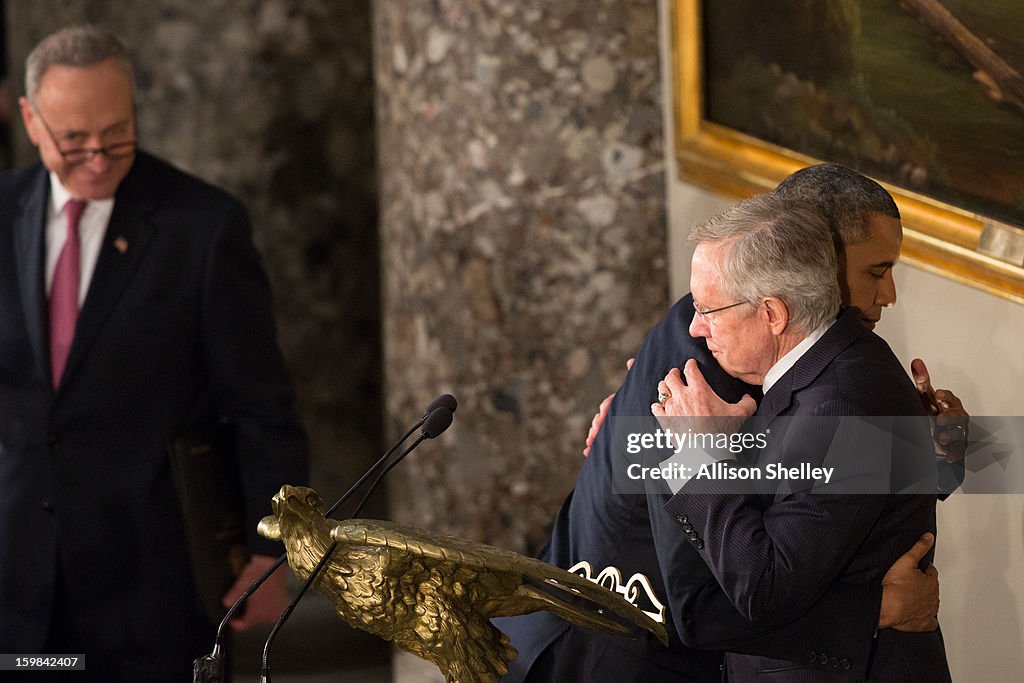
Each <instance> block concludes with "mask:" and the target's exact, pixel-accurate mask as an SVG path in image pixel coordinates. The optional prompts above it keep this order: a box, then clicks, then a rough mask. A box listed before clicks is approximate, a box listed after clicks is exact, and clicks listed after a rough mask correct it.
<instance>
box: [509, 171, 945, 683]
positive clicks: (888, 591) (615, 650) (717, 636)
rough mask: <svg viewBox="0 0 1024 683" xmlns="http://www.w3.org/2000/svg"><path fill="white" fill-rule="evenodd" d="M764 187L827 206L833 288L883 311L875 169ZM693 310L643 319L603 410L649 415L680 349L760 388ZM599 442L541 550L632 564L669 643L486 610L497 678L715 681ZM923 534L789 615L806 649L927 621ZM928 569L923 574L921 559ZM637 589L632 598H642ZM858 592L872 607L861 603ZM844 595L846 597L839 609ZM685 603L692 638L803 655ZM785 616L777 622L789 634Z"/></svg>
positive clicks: (546, 554)
mask: <svg viewBox="0 0 1024 683" xmlns="http://www.w3.org/2000/svg"><path fill="white" fill-rule="evenodd" d="M777 191H778V192H780V193H784V194H787V195H789V196H795V197H798V198H802V199H805V200H814V202H815V203H816V204H817V205H818V206H819V208H820V209H821V210H822V211H823V212H824V213H825V214H826V215H827V217H828V219H829V223H830V229H831V232H832V234H833V235H834V236H835V239H836V241H837V242H838V243H840V244H844V245H850V246H852V247H853V248H852V249H851V250H850V252H849V254H848V255H846V256H845V257H844V259H843V264H842V268H841V270H840V280H841V286H842V290H843V294H844V298H845V301H846V303H853V304H854V305H856V306H858V307H860V309H861V310H862V311H864V320H863V322H864V324H865V325H872V326H873V324H874V321H875V320H877V319H878V317H879V316H880V315H881V313H882V310H883V309H885V308H888V307H889V306H891V305H893V304H894V303H895V300H896V291H895V285H894V283H893V281H892V275H891V267H892V265H893V263H895V261H896V259H897V258H898V255H899V240H898V239H893V238H892V237H891V233H893V230H891V229H889V228H892V227H895V231H896V232H897V233H900V224H899V211H898V210H897V208H896V205H895V203H894V202H893V201H892V198H891V197H890V196H889V195H888V193H887V192H886V191H885V190H884V189H883V188H882V187H881V186H880V185H878V184H877V183H875V182H874V181H871V180H869V179H868V178H865V177H864V176H861V175H860V174H858V173H856V172H854V171H852V170H850V169H846V168H843V167H840V166H836V165H834V164H821V165H818V166H814V167H810V168H807V169H803V170H802V171H798V172H797V173H794V174H793V175H792V176H790V177H789V178H787V179H786V181H784V182H783V183H782V185H780V188H779V190H777ZM900 234H901V233H900ZM693 316H694V309H693V300H692V297H690V296H689V295H687V296H686V297H684V298H683V299H681V300H680V301H678V302H677V303H676V304H675V305H674V306H673V307H672V309H671V310H670V311H669V312H668V314H667V315H666V316H665V317H664V318H663V319H662V320H661V321H659V322H658V324H657V325H656V326H655V327H654V328H653V329H652V330H651V332H650V333H649V334H648V336H647V338H646V339H645V341H644V343H643V346H642V347H641V349H640V351H639V353H638V355H637V359H636V363H635V364H634V365H633V366H632V368H631V369H630V371H629V373H628V374H627V376H626V379H625V381H624V383H623V385H622V387H621V388H620V389H619V391H618V392H617V393H616V394H614V395H613V396H612V397H609V399H608V403H609V404H610V411H609V414H610V415H611V416H612V417H619V418H628V419H636V418H637V417H639V416H645V415H646V416H650V404H651V401H653V400H655V399H656V397H657V395H658V391H657V385H658V382H659V381H661V380H662V379H663V378H664V376H665V373H666V372H668V371H669V370H670V369H673V368H680V367H682V366H683V365H684V364H685V363H686V362H687V361H688V360H689V359H694V361H695V362H696V363H697V365H698V367H699V368H700V370H701V371H702V372H703V373H704V376H705V377H706V378H707V381H708V382H709V383H710V385H711V387H713V388H714V390H715V391H716V392H717V395H718V396H721V397H722V398H723V399H724V400H726V401H728V402H730V403H737V402H739V401H740V400H741V398H742V397H743V396H744V394H748V395H750V396H752V397H754V398H758V399H759V398H760V388H759V387H751V386H749V385H746V384H744V383H742V382H740V381H739V380H736V379H735V378H733V377H730V376H729V375H728V374H726V373H725V372H723V371H722V370H721V369H720V368H719V367H718V364H717V362H716V361H715V359H714V357H713V356H712V355H711V354H710V353H709V352H708V350H707V346H706V344H705V343H704V340H703V339H695V338H693V337H691V336H690V334H689V331H688V328H689V326H690V322H691V321H692V318H693ZM929 388H930V387H929ZM938 393H939V395H940V396H941V397H942V400H943V401H948V402H949V404H950V406H949V408H950V410H953V411H962V406H960V404H959V401H958V400H957V399H956V397H955V396H953V395H952V393H951V392H941V391H940V392H938ZM746 410H747V412H750V411H752V410H753V408H752V407H751V406H748V407H747V409H746ZM600 417H602V418H603V416H600ZM599 425H600V421H598V426H599ZM612 441H613V439H612V431H611V430H610V429H608V428H607V427H605V428H601V429H596V428H595V429H594V430H593V431H592V440H591V441H590V444H589V449H590V457H589V458H588V459H587V460H586V461H585V462H584V464H583V467H582V469H581V471H580V474H579V479H578V480H577V483H576V488H575V490H574V491H573V492H572V493H571V494H570V495H569V497H568V498H567V499H566V501H565V503H564V504H563V506H562V509H561V511H560V512H559V514H558V517H557V518H556V520H555V524H554V528H553V530H552V535H551V539H550V541H549V543H548V545H547V546H546V547H545V548H544V550H542V552H541V553H540V558H541V559H544V560H546V561H548V562H551V563H552V564H555V565H557V566H560V567H563V568H565V569H570V568H572V567H574V566H577V565H578V564H579V563H581V562H586V563H587V565H588V566H589V571H591V576H594V577H595V578H596V575H597V574H599V573H602V570H604V569H605V568H608V567H614V568H617V569H618V570H619V573H620V574H621V576H622V577H623V578H622V580H621V583H622V584H626V583H629V582H630V579H631V578H633V577H644V578H645V580H646V581H647V582H648V583H649V584H650V585H651V587H652V592H653V593H654V594H655V596H656V598H657V600H658V601H659V605H657V606H654V605H651V604H650V603H649V602H647V603H646V604H645V605H644V608H645V609H648V610H649V611H651V612H653V613H655V614H657V615H659V616H660V618H663V619H666V620H667V622H668V623H667V625H668V631H669V635H670V638H671V639H672V644H671V647H670V649H669V650H665V649H664V648H662V647H661V646H660V644H659V643H657V642H656V641H654V639H652V638H647V637H645V636H640V637H639V638H638V639H637V640H632V641H630V640H625V639H622V638H613V637H607V636H602V635H600V634H596V633H593V632H590V631H586V630H584V629H579V628H576V627H573V626H570V625H569V624H567V623H566V622H564V621H562V620H560V619H558V618H556V617H554V616H552V615H550V614H547V613H537V614H532V615H528V616H524V617H517V618H514V619H504V620H498V622H499V626H500V627H501V628H502V629H503V630H505V631H506V632H507V633H508V634H509V635H510V636H511V639H512V644H513V645H514V646H515V647H516V648H517V649H518V651H519V657H518V658H517V659H516V660H514V661H513V662H512V663H511V665H510V666H511V673H510V675H509V677H508V679H507V680H512V681H517V680H530V681H545V680H564V681H571V680H580V681H583V680H589V681H598V680H608V681H617V682H619V681H629V680H638V681H639V680H649V679H650V678H651V677H652V676H658V675H660V674H665V673H666V672H671V673H673V674H674V675H677V676H679V677H680V679H681V680H687V679H688V678H689V679H695V680H699V679H703V680H716V679H717V677H718V675H719V673H718V664H719V663H720V662H721V656H720V655H719V654H716V653H715V652H699V651H698V650H694V649H688V648H686V647H684V646H683V645H682V643H681V641H680V640H679V636H678V633H677V629H676V628H674V627H673V625H674V624H673V618H674V617H673V610H672V609H670V608H671V606H672V605H673V604H674V603H676V602H678V601H679V600H681V599H682V595H681V594H679V592H678V591H680V590H682V589H683V588H684V587H683V586H680V585H679V584H678V582H673V583H671V584H670V585H669V586H666V585H665V582H664V581H663V580H662V576H661V567H660V565H659V560H658V556H657V555H656V553H655V548H654V536H653V532H652V528H651V512H650V510H651V509H652V507H651V506H649V504H648V501H647V500H646V499H645V498H644V497H643V496H632V495H616V494H614V493H613V485H612V482H613V474H614V472H615V470H616V467H618V465H617V461H616V459H615V458H617V457H619V456H616V455H614V454H613V451H614V449H613V447H612ZM620 455H621V454H620ZM660 504H661V501H656V502H654V504H653V509H655V510H659V508H660ZM658 514H664V513H663V512H660V511H659V513H658ZM659 528H660V527H659ZM670 532H671V533H670V534H669V537H670V541H671V543H675V544H676V545H677V546H678V552H681V553H689V554H690V555H691V557H692V558H696V560H697V562H699V558H697V556H696V555H695V553H693V550H692V548H690V546H689V544H688V543H687V542H686V538H685V536H683V535H682V534H680V533H678V531H677V529H676V528H675V527H674V526H673V527H672V528H671V529H670ZM671 543H670V542H669V541H668V540H664V539H663V540H662V541H661V543H660V544H659V545H660V548H661V549H663V550H664V552H665V554H667V555H668V554H671V552H672V551H671V550H670V546H671ZM928 547H929V545H928V542H920V543H917V544H915V545H914V546H913V548H912V549H911V551H910V552H908V554H907V556H905V557H904V558H902V559H901V560H900V561H899V562H897V563H896V564H895V565H894V566H893V571H892V572H891V573H890V574H889V575H887V576H886V584H887V585H886V586H885V589H884V591H883V588H882V586H881V585H878V586H866V585H861V586H857V587H855V588H853V589H850V587H847V586H833V587H832V588H831V589H830V590H829V591H828V592H827V593H826V594H825V596H823V598H822V600H821V601H820V603H819V604H818V605H816V606H815V607H814V608H812V609H811V610H810V612H809V613H808V614H807V615H806V618H805V620H804V621H802V622H801V623H802V625H801V626H800V628H801V629H802V630H803V633H805V634H806V636H807V638H806V640H807V644H810V645H813V646H814V647H816V648H818V651H824V652H833V653H840V655H841V658H845V659H848V660H850V661H851V662H856V663H859V664H866V661H867V657H868V655H869V652H870V648H871V645H872V642H873V635H874V632H875V629H876V627H878V626H898V627H899V628H902V629H908V630H909V629H916V630H921V629H928V628H934V624H933V619H932V617H933V616H934V611H932V609H931V607H932V605H933V604H934V603H935V601H936V600H937V583H934V581H933V577H932V576H926V575H925V574H924V573H922V572H920V571H918V569H917V567H916V565H917V562H918V561H919V560H920V559H921V557H923V556H924V554H925V552H926V551H927V550H928ZM580 571H581V572H582V571H586V569H585V568H582V569H581V570H580ZM929 572H930V574H934V569H933V568H932V569H930V570H929ZM606 575H608V573H606ZM702 576H703V574H702ZM929 590H931V592H930V593H929ZM857 591H867V592H869V593H870V594H871V599H870V601H865V600H864V599H863V597H862V596H860V595H857V594H856V592H857ZM883 598H884V599H883ZM646 600H647V599H646V598H645V597H642V601H646ZM843 601H846V602H845V603H844V602H843ZM868 602H871V603H873V604H874V607H873V608H871V609H868V608H867V607H866V605H867V604H868ZM843 604H847V605H848V607H847V608H846V609H843V608H842V607H841V605H843ZM694 608H695V609H694V612H693V617H694V618H695V619H697V620H698V621H699V622H700V623H701V624H702V626H703V628H702V630H701V631H700V632H699V633H694V640H693V641H692V642H693V644H694V645H696V646H697V647H699V648H700V649H701V650H711V651H721V650H724V649H734V650H740V651H753V652H762V653H765V654H774V656H777V657H786V656H790V657H796V656H803V655H804V654H806V652H807V651H809V650H810V647H808V648H806V649H804V648H803V647H802V645H800V644H798V643H795V642H794V641H793V640H792V639H789V638H783V639H773V637H772V630H771V629H770V628H767V627H765V626H763V625H762V626H753V625H751V624H750V623H749V622H747V621H746V620H744V619H742V617H741V616H740V615H739V613H738V612H737V611H736V610H735V609H734V608H732V607H731V605H730V604H729V603H728V601H727V600H724V596H723V595H722V594H721V593H718V594H705V599H704V600H703V601H702V602H699V603H698V604H695V605H694ZM697 608H699V609H697ZM675 613H676V614H679V612H678V611H676V612H675ZM837 613H839V614H843V615H844V616H843V618H841V619H836V617H835V615H836V614H837ZM794 628H795V625H793V624H790V633H793V632H794ZM782 652H787V653H788V655H783V654H782Z"/></svg>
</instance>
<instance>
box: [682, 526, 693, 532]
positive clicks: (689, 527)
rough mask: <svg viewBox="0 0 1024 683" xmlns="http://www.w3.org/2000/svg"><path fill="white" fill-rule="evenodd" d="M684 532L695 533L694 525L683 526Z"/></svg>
mask: <svg viewBox="0 0 1024 683" xmlns="http://www.w3.org/2000/svg"><path fill="white" fill-rule="evenodd" d="M683 531H693V525H692V524H684V525H683Z"/></svg>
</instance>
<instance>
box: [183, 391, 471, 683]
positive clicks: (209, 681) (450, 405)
mask: <svg viewBox="0 0 1024 683" xmlns="http://www.w3.org/2000/svg"><path fill="white" fill-rule="evenodd" d="M458 407H459V402H458V400H456V398H455V397H454V396H452V395H451V394H441V395H440V396H438V397H437V398H435V399H434V400H433V401H431V402H430V404H429V405H427V409H426V410H425V411H424V412H423V417H421V418H420V419H419V420H417V421H416V424H414V425H413V426H412V427H411V428H410V429H409V431H407V432H406V433H405V434H403V435H402V438H400V439H399V440H398V442H397V443H395V445H394V446H392V447H391V448H389V449H388V451H387V452H386V453H384V455H383V456H381V457H380V459H378V460H377V462H375V463H373V465H371V466H370V468H369V469H368V470H366V472H365V473H364V474H363V476H361V477H360V478H359V480H358V481H356V483H355V484H353V485H352V486H351V487H350V488H349V490H348V491H346V492H345V494H344V495H343V496H342V497H341V498H339V499H338V500H337V501H335V503H334V505H332V506H331V507H330V509H328V510H327V512H325V513H324V517H330V516H331V514H332V513H333V512H334V511H335V510H337V509H338V507H339V506H340V505H341V504H342V503H344V502H345V501H346V500H348V499H349V498H350V497H351V496H352V494H353V493H355V491H356V490H358V488H359V487H360V486H361V485H362V484H363V482H365V481H366V480H367V479H369V478H370V476H371V475H372V474H373V473H374V472H376V471H377V470H378V469H380V467H381V466H382V465H383V464H384V462H385V461H386V460H387V459H388V457H390V456H391V454H392V453H394V452H395V451H396V450H398V447H399V446H401V445H402V444H403V443H405V442H406V441H407V440H408V439H409V437H410V436H411V435H412V433H413V432H415V431H416V430H417V429H420V428H424V429H425V428H426V425H427V423H428V422H429V420H430V417H431V415H433V414H434V413H435V411H437V410H438V409H439V408H444V409H445V410H446V411H447V412H448V415H449V417H448V418H447V419H448V423H447V424H446V425H445V426H444V428H443V429H441V430H440V431H437V432H436V433H435V434H434V436H437V435H438V434H440V433H441V432H443V431H444V430H445V429H447V428H448V426H449V425H450V424H451V422H452V419H453V418H452V417H451V415H452V413H454V412H455V409H456V408H458ZM440 420H443V418H435V423H434V426H432V429H436V428H437V424H439V422H437V421H440ZM421 433H422V432H421ZM423 438H433V437H432V436H431V437H421V438H420V439H419V440H417V441H416V443H415V444H413V446H412V447H410V448H409V449H408V450H407V451H405V452H404V453H402V454H401V455H400V456H398V459H397V460H396V461H395V462H396V463H397V462H399V461H401V459H402V458H404V457H405V456H406V455H407V454H408V453H409V452H410V451H411V450H412V449H413V448H415V447H416V446H417V445H419V443H420V441H422V440H423ZM393 466H394V465H392V467H393ZM388 469H389V470H390V468H388ZM381 476H383V475H381ZM380 478H381V477H377V479H376V480H375V481H374V483H373V485H372V486H371V488H370V492H372V491H373V488H375V487H376V486H377V482H379V481H380ZM367 497H369V494H367V496H366V497H364V498H363V501H362V502H361V503H360V504H359V508H358V509H357V512H358V510H361V509H362V505H363V503H365V502H366V498H367ZM287 559H288V554H287V553H285V554H282V555H281V557H279V558H277V561H276V562H274V564H272V565H270V567H269V568H268V569H267V571H265V572H263V574H262V575H261V576H260V577H259V578H258V579H256V580H255V581H253V582H252V584H250V585H249V587H248V588H246V589H245V592H244V593H242V594H241V595H240V596H239V597H238V599H237V600H235V602H234V604H233V605H231V607H230V608H229V609H228V611H227V613H226V614H225V615H224V618H223V619H221V621H220V624H219V625H218V626H217V637H216V639H215V640H214V644H213V651H211V652H210V654H208V655H204V656H203V657H199V658H197V659H196V660H195V661H194V662H193V663H192V681H193V683H224V651H225V649H226V646H225V634H226V632H227V625H228V622H230V621H231V618H232V617H233V616H235V613H236V612H238V610H239V609H241V607H242V605H244V604H245V601H246V600H248V599H249V596H250V595H252V594H253V593H255V592H256V590H257V589H259V587H260V586H262V585H263V584H264V583H265V582H266V580H267V579H269V578H270V575H271V574H273V573H274V572H275V571H277V569H278V567H280V566H281V565H282V564H284V562H285V560H287Z"/></svg>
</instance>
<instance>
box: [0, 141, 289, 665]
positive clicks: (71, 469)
mask: <svg viewBox="0 0 1024 683" xmlns="http://www.w3.org/2000/svg"><path fill="white" fill-rule="evenodd" d="M48 194H49V178H48V175H47V173H46V170H45V169H44V168H43V167H42V166H41V165H39V164H36V165H34V166H32V167H30V168H27V169H23V170H19V171H15V172H10V173H6V174H4V175H2V176H0V416H2V419H0V613H2V615H3V616H2V617H0V650H2V651H4V652H40V651H41V648H42V646H43V640H44V638H45V637H46V629H47V624H48V620H49V616H50V609H51V604H52V601H53V594H54V581H55V574H56V571H57V566H58V561H59V562H60V566H61V568H62V571H63V575H64V577H65V579H66V582H67V585H68V588H69V592H70V599H71V604H72V607H73V609H74V611H75V612H76V613H77V614H78V615H80V617H81V619H82V621H81V623H79V624H78V626H79V628H80V630H81V631H82V632H83V635H84V637H85V640H86V642H87V644H88V646H89V648H90V651H89V652H88V654H89V655H90V660H89V667H88V668H89V670H90V671H91V672H93V675H94V676H99V675H101V674H100V673H99V672H100V671H101V670H103V668H104V667H105V666H109V667H110V668H109V669H107V670H106V671H107V673H108V674H109V676H110V677H109V678H107V680H115V679H129V678H132V677H133V676H135V677H136V678H135V680H143V679H144V678H146V676H149V675H152V672H153V671H161V672H164V675H166V676H167V677H168V678H169V679H170V678H178V679H179V680H180V676H181V674H173V673H171V670H169V669H164V667H174V666H176V667H177V669H176V671H178V672H183V675H184V676H187V675H188V672H189V671H191V661H190V659H189V658H188V655H187V654H185V655H184V656H183V655H182V651H183V650H185V651H187V652H196V645H195V641H196V639H197V631H199V632H201V633H200V634H199V635H200V636H202V637H205V634H206V633H207V632H208V628H207V627H205V620H204V619H203V617H202V615H201V613H200V612H199V609H198V606H197V600H196V597H195V594H194V588H193V585H192V584H193V581H192V577H191V573H190V568H189V561H188V557H187V553H186V547H185V537H184V529H183V523H182V517H181V513H180V510H179V504H178V501H177V499H176V493H175V489H174V484H173V480H172V476H171V470H170V468H169V460H168V450H167V448H168V444H169V442H170V441H171V440H172V439H173V438H174V437H175V436H176V435H178V434H179V433H181V432H182V431H184V430H186V429H187V428H189V427H191V426H192V425H195V424H198V423H208V422H214V421H216V420H218V419H220V418H222V417H223V418H227V419H229V420H231V421H232V422H233V423H234V424H235V426H236V431H237V435H238V436H237V454H238V459H239V464H240V467H241V472H242V478H243V489H244V492H245V499H246V505H247V525H248V529H249V531H250V534H251V538H250V549H251V550H252V551H253V552H257V553H263V554H277V553H279V552H280V547H279V546H278V545H277V544H272V543H269V542H267V541H266V540H265V539H261V538H259V537H257V536H256V533H255V528H256V523H257V521H258V520H259V518H260V517H261V516H262V515H264V514H266V513H267V512H268V511H269V501H270V497H271V496H272V495H273V494H274V492H275V491H276V489H277V488H278V487H279V486H280V485H281V484H282V483H284V482H295V481H303V480H305V478H306V476H307V462H306V458H307V456H306V440H305V435H304V432H303V430H302V427H301V425H300V423H299V421H298V419H297V416H296V414H295V411H294V407H293V406H294V396H293V391H292V388H291V385H290V381H289V379H288V377H287V374H286V371H285V368H284V363H283V359H282V357H281V354H280V351H279V349H278V347H277V343H276V332H275V328H274V323H273V318H272V314H271V307H270V300H271V297H270V292H269V288H268V283H267V279H266V277H265V275H264V273H263V270H262V268H261V266H260V261H259V257H258V255H257V253H256V251H255V249H254V247H253V244H252V240H251V237H250V228H249V221H248V217H247V215H246V213H245V210H244V209H243V207H242V206H241V205H240V204H239V203H238V202H237V201H235V200H234V199H232V198H231V197H229V196H228V195H227V194H225V193H224V192H222V191H221V190H218V189H216V188H214V187H211V186H209V185H207V184H205V183H203V182H201V181H199V180H197V179H195V178H193V177H191V176H188V175H186V174H184V173H182V172H180V171H178V170H176V169H174V168H173V167H171V166H170V165H168V164H166V163H164V162H163V161H160V160H158V159H156V158H154V157H152V156H149V155H147V154H145V153H141V152H140V153H139V155H138V157H137V158H136V160H135V162H134V164H133V166H132V168H131V170H130V171H129V173H128V175H127V176H126V177H125V179H124V180H123V181H122V183H121V185H120V187H119V188H118V190H117V194H116V202H115V205H114V211H113V214H112V216H111V218H110V223H109V226H108V228H107V232H106V235H105V237H104V242H103V246H102V249H101V251H100V255H99V260H98V262H97V265H96V270H95V273H94V276H93V279H92V282H91V284H90V287H89V290H88V294H87V298H86V300H85V302H84V304H83V306H82V310H81V313H80V316H79V320H78V323H77V327H76V330H75V338H74V342H73V345H72V348H71V351H70V355H69V357H68V363H67V369H66V371H65V374H64V377H63V379H62V381H61V384H60V386H59V387H58V388H57V390H56V391H55V390H54V389H53V388H52V383H51V379H50V361H49V353H48V341H47V339H48V331H47V325H48V323H47V319H48V316H47V299H46V294H45V288H44V266H43V263H44V254H45V238H44V225H45V220H46V203H47V197H48ZM115 241H117V243H118V244H120V245H121V246H125V245H127V248H126V249H118V248H116V246H115ZM122 252H123V253H122ZM58 554H59V557H58ZM207 647H209V642H206V643H205V645H203V646H202V647H200V648H199V649H200V650H202V649H205V648H207ZM197 653H198V652H197ZM169 658H172V659H173V661H170V662H169V661H168V659H169ZM139 672H146V674H145V675H141V674H140V673H139Z"/></svg>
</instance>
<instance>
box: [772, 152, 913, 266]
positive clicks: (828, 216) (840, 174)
mask: <svg viewBox="0 0 1024 683" xmlns="http://www.w3.org/2000/svg"><path fill="white" fill-rule="evenodd" d="M772 194H775V195H777V196H779V197H783V198H785V199H795V200H798V201H805V202H809V203H810V204H813V205H814V206H815V208H817V209H818V211H819V212H820V213H821V214H822V215H823V216H824V217H825V220H826V221H828V227H829V229H830V230H831V231H832V234H833V236H834V238H835V240H836V247H837V248H842V247H843V246H844V245H847V244H856V243H857V242H863V241H864V240H866V239H868V238H869V237H870V236H871V235H870V232H869V230H868V221H870V220H871V215H872V214H875V213H879V214H882V215H883V216H889V217H890V218H895V219H896V220H899V218H900V210H899V209H898V208H897V207H896V202H895V201H893V198H892V195H890V194H889V193H888V192H887V191H886V190H885V188H884V187H882V186H881V185H879V184H878V183H876V182H875V181H874V180H872V179H871V178H868V177H867V176H864V175H861V174H860V173H858V172H857V171H854V170H853V169H852V168H847V167H846V166H840V165H839V164H817V165H815V166H808V167H807V168H802V169H800V170H799V171H796V172H795V173H792V174H790V175H789V176H787V177H786V178H785V179H784V180H783V181H782V182H781V183H779V186H778V187H776V188H775V190H774V192H773V193H772Z"/></svg>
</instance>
